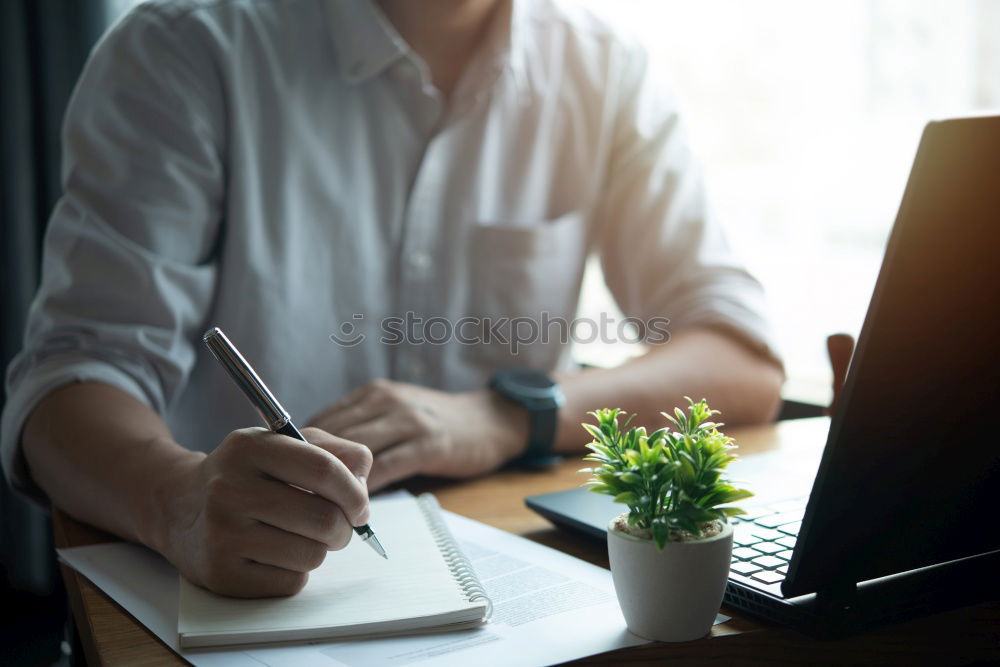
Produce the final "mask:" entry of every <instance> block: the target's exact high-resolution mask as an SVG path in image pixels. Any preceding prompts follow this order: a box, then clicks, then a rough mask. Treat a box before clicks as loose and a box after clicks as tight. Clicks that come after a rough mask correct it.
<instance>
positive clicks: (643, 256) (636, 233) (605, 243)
mask: <svg viewBox="0 0 1000 667" xmlns="http://www.w3.org/2000/svg"><path fill="white" fill-rule="evenodd" d="M622 63H623V64H622V71H623V73H622V75H621V77H620V78H619V81H621V86H620V87H619V88H618V99H619V104H618V107H617V116H616V119H615V129H614V132H613V135H612V136H613V139H612V147H611V154H610V159H609V167H608V172H607V177H606V182H605V187H604V189H603V194H602V198H601V202H600V205H599V206H598V209H597V210H598V217H599V225H600V229H601V233H600V235H599V237H598V239H599V241H598V242H599V247H598V250H599V252H600V257H601V265H602V268H603V271H604V276H605V280H606V282H607V285H608V288H609V289H610V291H611V293H612V294H613V296H614V297H615V300H616V301H617V302H618V304H619V307H621V309H622V311H623V312H624V313H625V314H626V315H627V316H629V317H633V318H637V319H638V320H641V321H644V322H648V321H649V320H650V319H651V318H668V319H669V320H670V324H669V330H670V331H672V332H676V331H680V330H682V329H686V328H690V327H695V326H710V327H714V328H720V329H724V330H726V331H728V332H730V333H731V334H733V335H735V336H736V337H738V338H739V339H741V340H742V341H743V342H745V343H746V344H747V345H749V346H751V347H752V348H754V349H755V350H757V351H758V352H759V353H761V354H763V355H765V356H767V357H769V358H771V359H773V360H775V361H777V362H779V363H780V357H779V355H778V352H777V348H776V346H775V344H774V338H773V334H772V331H771V329H770V327H769V325H768V321H767V317H766V305H765V299H764V291H763V288H762V287H761V285H760V283H759V282H758V281H757V280H756V279H755V278H754V277H753V276H752V275H751V274H750V273H749V272H748V271H747V270H746V268H745V267H744V266H743V264H742V263H741V262H740V261H739V260H738V258H737V257H736V256H735V255H734V253H733V252H732V250H731V248H730V246H729V244H728V242H727V240H726V238H725V234H724V232H723V229H722V227H721V225H720V223H719V221H718V219H717V218H716V216H715V215H714V213H713V211H712V210H711V208H710V206H709V204H708V201H707V197H706V193H705V186H704V181H703V177H702V172H701V169H700V166H699V164H698V162H697V160H696V159H695V158H694V156H693V154H692V152H691V149H690V147H689V145H688V143H687V141H686V139H685V136H684V130H683V127H682V124H681V122H680V118H679V115H678V110H677V104H676V101H675V100H674V98H673V97H672V95H671V93H670V90H669V87H668V86H666V85H665V84H664V82H663V81H662V80H661V77H659V76H657V75H655V74H653V73H652V72H651V68H650V64H649V59H648V57H647V56H646V54H645V53H644V52H643V51H642V50H641V49H638V48H633V49H630V50H628V52H627V54H626V55H624V56H623V57H622Z"/></svg>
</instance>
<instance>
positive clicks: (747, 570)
mask: <svg viewBox="0 0 1000 667" xmlns="http://www.w3.org/2000/svg"><path fill="white" fill-rule="evenodd" d="M729 569H730V570H731V571H733V572H735V573H736V574H742V575H743V576H750V575H751V574H753V573H754V572H760V565H754V564H753V563H733V564H732V565H730V566H729Z"/></svg>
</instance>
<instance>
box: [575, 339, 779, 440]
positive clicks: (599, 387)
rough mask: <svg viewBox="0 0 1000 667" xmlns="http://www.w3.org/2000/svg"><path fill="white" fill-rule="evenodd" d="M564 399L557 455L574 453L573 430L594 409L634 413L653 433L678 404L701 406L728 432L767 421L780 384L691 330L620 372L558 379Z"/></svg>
mask: <svg viewBox="0 0 1000 667" xmlns="http://www.w3.org/2000/svg"><path fill="white" fill-rule="evenodd" d="M558 379H559V382H560V384H561V385H562V387H563V391H564V392H565V394H566V404H565V405H564V406H563V409H562V410H560V417H559V429H558V433H557V441H556V449H557V450H559V451H564V452H571V451H578V450H581V447H582V445H583V444H584V442H585V441H586V440H587V437H586V434H585V433H584V431H583V429H581V428H580V423H581V422H582V421H585V420H586V419H587V416H586V413H587V412H588V411H590V410H595V409H597V408H603V407H609V408H616V407H617V408H622V409H623V410H624V411H625V412H626V413H627V414H632V413H636V415H637V417H636V419H635V422H634V423H635V424H636V425H643V426H646V427H647V428H659V427H660V426H663V425H664V424H665V423H666V420H665V419H664V418H663V417H662V416H661V415H660V412H669V411H672V409H673V408H674V407H675V406H684V405H686V401H685V400H684V396H690V397H691V398H693V399H695V400H698V399H700V398H706V399H708V402H709V405H711V406H712V407H713V408H714V409H717V410H720V411H721V412H722V415H721V417H720V419H721V421H723V422H725V423H726V424H727V425H730V426H734V425H738V424H751V423H759V422H763V421H767V420H769V419H772V418H773V417H774V415H775V414H776V413H777V410H778V405H779V403H780V400H781V395H780V391H781V384H782V381H783V376H782V372H781V369H780V368H779V367H778V365H777V364H776V363H774V362H773V361H770V360H768V359H765V358H763V357H760V356H758V355H756V354H754V353H753V352H751V351H750V350H748V349H747V348H745V347H744V346H743V345H741V344H740V343H738V342H737V341H735V340H733V339H732V338H731V337H729V336H727V335H725V334H723V333H720V332H717V331H714V330H712V329H690V330H686V331H682V332H679V333H677V334H676V335H674V336H673V337H672V338H671V340H670V342H668V343H665V344H663V345H660V346H657V347H654V348H652V349H650V351H649V352H647V353H646V354H644V355H643V356H641V357H638V358H636V359H632V360H630V361H628V362H627V363H625V364H622V365H621V366H618V367H616V368H608V369H591V370H587V371H583V372H580V373H571V374H565V375H561V376H559V377H558Z"/></svg>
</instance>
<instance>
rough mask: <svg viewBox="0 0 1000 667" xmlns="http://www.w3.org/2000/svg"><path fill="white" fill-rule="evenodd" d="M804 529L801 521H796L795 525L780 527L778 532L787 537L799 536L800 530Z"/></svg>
mask: <svg viewBox="0 0 1000 667" xmlns="http://www.w3.org/2000/svg"><path fill="white" fill-rule="evenodd" d="M801 527H802V522H801V521H796V522H795V523H789V524H786V525H784V526H780V527H779V528H778V530H780V531H781V532H783V533H785V534H786V535H798V534H799V528H801Z"/></svg>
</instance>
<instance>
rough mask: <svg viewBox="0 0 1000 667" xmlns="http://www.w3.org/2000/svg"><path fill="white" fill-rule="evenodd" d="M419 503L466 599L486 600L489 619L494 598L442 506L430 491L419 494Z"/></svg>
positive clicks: (487, 617)
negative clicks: (451, 526)
mask: <svg viewBox="0 0 1000 667" xmlns="http://www.w3.org/2000/svg"><path fill="white" fill-rule="evenodd" d="M417 505H418V506H419V507H420V511H421V512H423V515H424V518H426V519H427V525H428V526H429V527H430V529H431V535H433V536H434V542H435V543H437V546H438V549H439V550H440V551H441V555H442V556H444V560H445V562H446V563H447V564H448V569H450V570H451V572H452V574H453V575H454V577H455V581H456V582H457V583H458V585H459V587H460V588H461V589H462V591H463V592H464V593H465V599H466V600H468V601H469V602H478V601H480V600H483V601H485V602H486V616H485V617H484V618H483V620H487V619H489V618H490V616H492V615H493V600H491V599H490V598H489V596H488V595H487V594H486V589H485V588H484V587H483V584H482V582H481V581H479V577H478V576H477V575H476V570H475V569H474V568H473V567H472V563H471V562H470V561H469V559H468V557H466V555H465V554H464V553H462V550H461V549H460V548H459V546H458V542H456V541H455V538H454V537H453V536H452V534H451V531H450V530H448V526H447V525H445V522H444V519H443V518H442V517H441V506H440V505H438V501H437V498H435V497H434V496H433V495H432V494H430V493H422V494H420V495H419V496H417Z"/></svg>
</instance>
